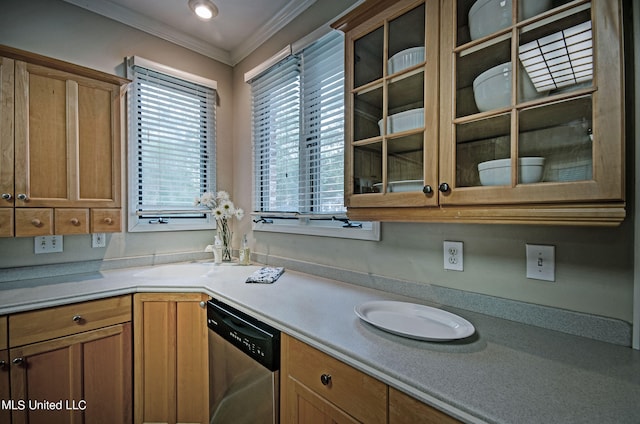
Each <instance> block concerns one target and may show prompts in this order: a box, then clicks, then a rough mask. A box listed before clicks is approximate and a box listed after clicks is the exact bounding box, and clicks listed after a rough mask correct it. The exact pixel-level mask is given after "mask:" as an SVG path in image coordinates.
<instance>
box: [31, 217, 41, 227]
mask: <svg viewBox="0 0 640 424" xmlns="http://www.w3.org/2000/svg"><path fill="white" fill-rule="evenodd" d="M31 225H33V226H34V227H42V221H40V220H39V219H38V218H33V219H32V220H31Z"/></svg>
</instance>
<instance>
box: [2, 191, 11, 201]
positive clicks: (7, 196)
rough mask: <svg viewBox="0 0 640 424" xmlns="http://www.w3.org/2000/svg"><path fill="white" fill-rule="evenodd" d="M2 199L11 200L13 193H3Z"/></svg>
mask: <svg viewBox="0 0 640 424" xmlns="http://www.w3.org/2000/svg"><path fill="white" fill-rule="evenodd" d="M2 198H3V199H4V200H11V193H2Z"/></svg>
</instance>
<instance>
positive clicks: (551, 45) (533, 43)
mask: <svg viewBox="0 0 640 424" xmlns="http://www.w3.org/2000/svg"><path fill="white" fill-rule="evenodd" d="M587 6H588V5H587ZM590 12H591V11H590V9H589V8H588V7H586V8H582V9H579V10H578V11H577V12H576V13H573V14H571V15H569V16H564V15H563V17H561V18H559V19H556V20H555V21H553V22H551V23H548V24H547V25H545V26H539V25H537V24H532V25H530V26H527V27H525V28H523V31H522V33H521V35H520V45H519V47H518V55H519V58H520V62H521V63H522V65H523V67H524V71H525V72H524V73H523V74H522V76H523V78H522V79H523V81H522V82H523V83H527V80H530V81H531V82H532V84H529V86H530V87H529V88H528V90H529V93H530V94H533V93H536V92H537V93H539V94H541V95H546V94H557V93H560V92H567V91H573V90H576V89H579V88H583V87H588V86H591V84H592V79H593V47H592V44H593V34H592V30H591V13H590ZM534 87H535V88H534ZM532 90H533V91H532ZM529 98H530V97H529ZM529 98H528V97H527V95H525V97H524V99H525V100H528V99H529Z"/></svg>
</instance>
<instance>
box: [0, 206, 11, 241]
mask: <svg viewBox="0 0 640 424" xmlns="http://www.w3.org/2000/svg"><path fill="white" fill-rule="evenodd" d="M0 237H13V209H9V208H0Z"/></svg>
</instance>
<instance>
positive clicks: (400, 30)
mask: <svg viewBox="0 0 640 424" xmlns="http://www.w3.org/2000/svg"><path fill="white" fill-rule="evenodd" d="M424 19H425V6H424V4H422V5H421V6H418V7H416V8H415V9H413V10H411V11H409V12H407V13H405V14H404V15H402V16H400V17H398V18H396V19H394V20H392V21H390V22H389V61H388V70H387V72H388V74H393V73H397V72H401V71H402V70H404V69H407V68H410V67H412V66H415V65H418V64H420V63H422V62H424V58H425V50H424ZM408 28H410V29H411V30H410V31H407V29H408Z"/></svg>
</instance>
